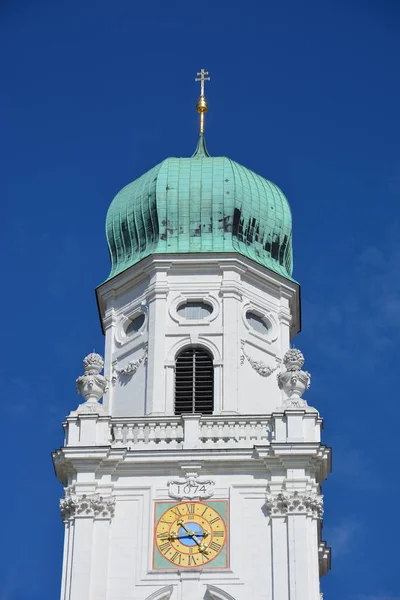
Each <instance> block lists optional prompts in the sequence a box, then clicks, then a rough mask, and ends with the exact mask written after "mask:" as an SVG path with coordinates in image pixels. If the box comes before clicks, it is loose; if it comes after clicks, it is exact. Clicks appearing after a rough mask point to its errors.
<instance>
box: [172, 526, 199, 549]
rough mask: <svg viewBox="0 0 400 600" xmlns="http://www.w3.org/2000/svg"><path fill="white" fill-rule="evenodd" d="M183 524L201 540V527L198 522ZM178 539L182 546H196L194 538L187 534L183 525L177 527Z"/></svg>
mask: <svg viewBox="0 0 400 600" xmlns="http://www.w3.org/2000/svg"><path fill="white" fill-rule="evenodd" d="M185 525H186V527H187V528H188V529H190V531H192V532H193V533H194V535H195V536H196V538H197V539H198V541H199V542H202V541H203V538H204V534H203V529H202V528H201V527H200V525H199V524H198V523H185ZM178 539H179V541H180V542H181V544H183V545H184V546H197V544H196V542H195V541H194V539H193V538H192V537H191V536H190V535H189V533H188V532H187V531H185V530H184V529H183V527H180V528H179V529H178Z"/></svg>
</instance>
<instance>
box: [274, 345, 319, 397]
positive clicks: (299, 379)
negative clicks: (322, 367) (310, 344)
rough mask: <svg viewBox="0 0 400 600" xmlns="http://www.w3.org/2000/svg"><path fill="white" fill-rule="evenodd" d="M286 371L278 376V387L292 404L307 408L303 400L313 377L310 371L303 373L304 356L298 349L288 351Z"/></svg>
mask: <svg viewBox="0 0 400 600" xmlns="http://www.w3.org/2000/svg"><path fill="white" fill-rule="evenodd" d="M283 364H284V365H285V367H286V371H283V372H282V373H279V374H278V386H279V388H280V389H281V390H283V391H284V392H285V393H286V395H287V396H288V398H289V400H290V404H292V405H297V406H307V403H306V401H305V400H303V399H301V396H302V395H303V394H304V392H305V390H308V388H309V387H310V380H311V375H310V373H308V371H302V370H301V369H302V367H303V365H304V356H303V354H302V353H301V352H300V350H297V349H296V348H292V349H291V350H288V351H287V352H286V354H285V356H284V357H283Z"/></svg>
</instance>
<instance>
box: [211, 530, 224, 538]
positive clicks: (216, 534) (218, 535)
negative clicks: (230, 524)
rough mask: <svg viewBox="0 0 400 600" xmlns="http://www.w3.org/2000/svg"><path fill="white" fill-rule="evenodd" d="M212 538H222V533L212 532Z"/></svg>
mask: <svg viewBox="0 0 400 600" xmlns="http://www.w3.org/2000/svg"><path fill="white" fill-rule="evenodd" d="M213 537H224V532H223V531H213Z"/></svg>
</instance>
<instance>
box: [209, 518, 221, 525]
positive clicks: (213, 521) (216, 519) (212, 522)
mask: <svg viewBox="0 0 400 600" xmlns="http://www.w3.org/2000/svg"><path fill="white" fill-rule="evenodd" d="M220 520H221V517H215V518H214V519H211V521H210V523H211V525H213V524H214V523H216V522H217V521H220Z"/></svg>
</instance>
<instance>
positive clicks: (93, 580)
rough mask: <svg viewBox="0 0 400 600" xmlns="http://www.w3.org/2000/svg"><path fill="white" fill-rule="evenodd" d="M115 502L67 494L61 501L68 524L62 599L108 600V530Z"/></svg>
mask: <svg viewBox="0 0 400 600" xmlns="http://www.w3.org/2000/svg"><path fill="white" fill-rule="evenodd" d="M114 505H115V499H114V498H113V497H112V496H107V497H103V496H100V495H99V494H91V495H86V494H83V495H82V496H75V495H72V494H67V495H66V497H65V498H64V499H63V500H61V501H60V509H61V516H62V518H63V521H64V523H65V542H64V562H63V575H62V587H61V600H81V599H82V598H87V599H88V600H105V598H106V589H107V569H108V546H109V527H110V522H111V519H112V517H113V515H114Z"/></svg>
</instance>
